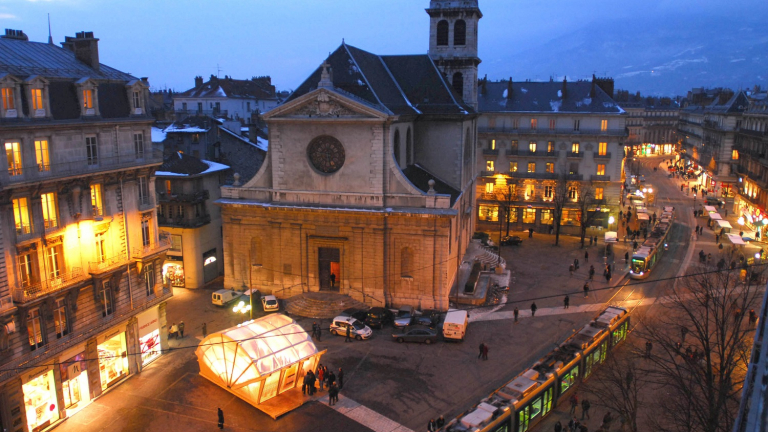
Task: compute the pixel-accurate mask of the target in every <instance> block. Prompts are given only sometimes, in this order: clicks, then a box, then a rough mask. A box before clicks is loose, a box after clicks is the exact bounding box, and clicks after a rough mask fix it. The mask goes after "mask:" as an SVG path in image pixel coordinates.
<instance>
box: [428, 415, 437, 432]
mask: <svg viewBox="0 0 768 432" xmlns="http://www.w3.org/2000/svg"><path fill="white" fill-rule="evenodd" d="M427 432H437V423H436V422H435V419H433V418H431V419H429V421H428V422H427Z"/></svg>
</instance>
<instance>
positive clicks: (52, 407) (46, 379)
mask: <svg viewBox="0 0 768 432" xmlns="http://www.w3.org/2000/svg"><path fill="white" fill-rule="evenodd" d="M25 378H26V379H27V382H25V383H23V384H22V386H21V389H22V392H23V393H24V410H25V412H26V414H27V428H28V429H29V430H30V431H39V430H42V429H45V428H46V427H48V426H50V425H51V424H53V423H54V422H55V421H56V420H58V419H59V407H58V404H57V402H56V400H57V399H56V385H55V383H54V378H53V369H48V370H46V371H45V372H42V373H40V372H39V371H37V372H33V373H32V374H29V375H26V377H25Z"/></svg>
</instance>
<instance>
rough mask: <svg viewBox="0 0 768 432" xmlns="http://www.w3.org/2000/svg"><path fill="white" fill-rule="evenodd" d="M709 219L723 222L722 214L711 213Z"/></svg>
mask: <svg viewBox="0 0 768 432" xmlns="http://www.w3.org/2000/svg"><path fill="white" fill-rule="evenodd" d="M709 218H710V219H712V220H714V221H716V220H722V219H723V217H722V216H720V213H710V214H709Z"/></svg>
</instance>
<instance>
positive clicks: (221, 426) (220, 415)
mask: <svg viewBox="0 0 768 432" xmlns="http://www.w3.org/2000/svg"><path fill="white" fill-rule="evenodd" d="M218 415H219V429H224V411H222V410H221V408H218Z"/></svg>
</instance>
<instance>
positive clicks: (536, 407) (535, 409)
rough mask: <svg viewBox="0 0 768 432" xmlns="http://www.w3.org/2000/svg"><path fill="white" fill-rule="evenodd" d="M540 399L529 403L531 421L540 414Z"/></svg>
mask: <svg viewBox="0 0 768 432" xmlns="http://www.w3.org/2000/svg"><path fill="white" fill-rule="evenodd" d="M541 399H542V398H541V397H537V398H536V399H534V400H533V402H531V420H533V419H535V418H536V417H538V416H539V414H541Z"/></svg>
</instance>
